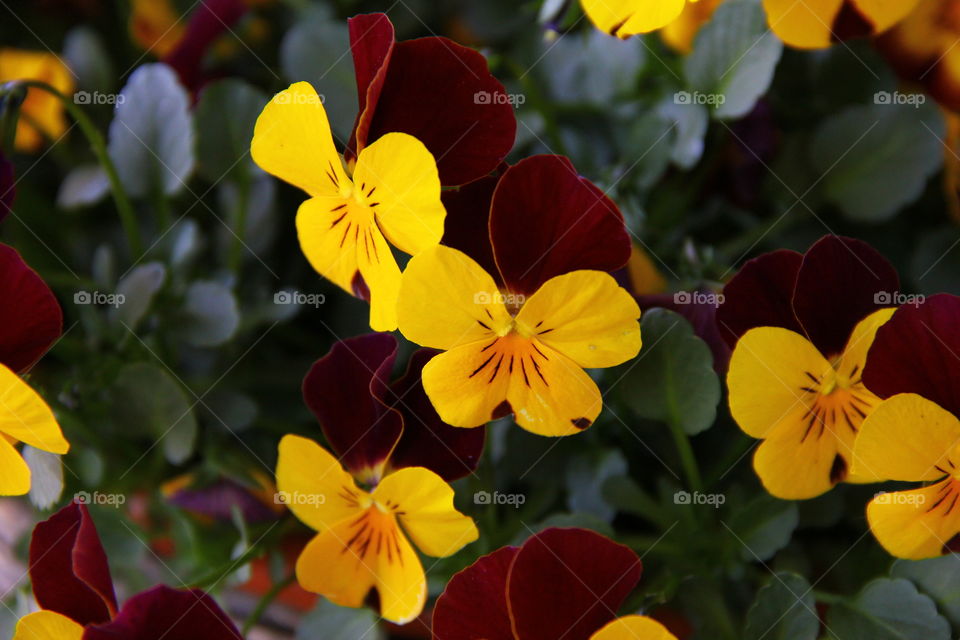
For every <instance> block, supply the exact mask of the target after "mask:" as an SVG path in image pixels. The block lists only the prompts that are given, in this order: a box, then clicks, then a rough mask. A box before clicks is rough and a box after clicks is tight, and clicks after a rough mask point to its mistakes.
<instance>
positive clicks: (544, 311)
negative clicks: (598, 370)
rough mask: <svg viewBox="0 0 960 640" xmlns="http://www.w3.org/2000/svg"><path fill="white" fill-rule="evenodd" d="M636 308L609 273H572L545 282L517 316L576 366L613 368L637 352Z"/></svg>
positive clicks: (523, 329) (524, 331) (528, 331)
mask: <svg viewBox="0 0 960 640" xmlns="http://www.w3.org/2000/svg"><path fill="white" fill-rule="evenodd" d="M639 317H640V307H638V306H637V303H636V301H635V300H634V299H633V296H631V295H630V294H629V293H627V291H626V290H625V289H623V288H622V287H621V286H620V285H618V284H617V281H616V280H614V279H613V278H612V277H611V276H610V275H609V274H607V273H602V272H600V271H574V272H572V273H567V274H564V275H561V276H556V277H555V278H551V279H550V280H548V281H547V282H545V283H544V284H543V286H541V287H540V288H539V289H538V290H537V292H536V293H534V294H533V295H532V296H531V297H530V299H528V300H527V301H526V302H525V303H524V305H523V307H522V308H521V309H520V313H519V314H517V327H518V329H519V331H520V333H521V335H526V336H535V337H536V338H537V339H538V340H539V341H540V342H542V343H544V344H546V345H547V346H549V347H551V348H552V349H555V350H556V351H559V352H560V353H562V354H563V355H565V356H567V357H568V358H570V359H571V360H573V361H574V362H576V363H577V364H578V365H580V366H581V367H613V366H615V365H618V364H620V363H622V362H625V361H627V360H629V359H631V358H633V357H635V356H636V355H637V353H638V352H639V351H640V324H639V322H638V321H637V320H638V319H639Z"/></svg>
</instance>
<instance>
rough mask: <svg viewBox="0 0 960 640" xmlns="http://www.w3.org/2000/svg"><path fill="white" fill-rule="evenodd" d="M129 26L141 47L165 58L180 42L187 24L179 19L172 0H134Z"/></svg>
mask: <svg viewBox="0 0 960 640" xmlns="http://www.w3.org/2000/svg"><path fill="white" fill-rule="evenodd" d="M129 28H130V35H131V37H132V38H133V40H134V42H136V43H137V44H138V45H140V48H141V49H143V50H144V51H149V52H151V53H153V55H155V56H157V57H158V58H165V57H166V56H167V54H169V53H170V52H171V51H173V49H174V47H176V46H177V45H178V44H179V43H180V40H181V38H183V32H184V29H185V28H186V25H185V24H184V23H183V22H181V21H180V20H179V18H178V16H177V14H176V13H175V12H174V10H173V6H172V5H171V4H170V0H133V5H132V7H131V10H130V22H129Z"/></svg>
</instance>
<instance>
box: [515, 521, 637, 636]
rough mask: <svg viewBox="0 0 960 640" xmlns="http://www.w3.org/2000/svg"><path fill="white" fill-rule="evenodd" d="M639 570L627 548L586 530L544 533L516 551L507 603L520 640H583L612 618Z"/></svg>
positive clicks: (635, 557) (631, 587)
mask: <svg viewBox="0 0 960 640" xmlns="http://www.w3.org/2000/svg"><path fill="white" fill-rule="evenodd" d="M641 571H642V566H641V564H640V558H638V557H637V554H635V553H634V552H633V551H631V550H630V549H628V548H627V547H625V546H623V545H621V544H617V543H616V542H614V541H612V540H610V539H609V538H605V537H604V536H602V535H600V534H598V533H594V532H592V531H587V530H585V529H546V530H545V531H542V532H540V533H538V534H537V535H535V536H533V537H531V538H530V539H529V540H527V541H526V542H525V543H524V544H523V546H522V547H521V548H520V551H519V553H517V557H516V558H515V559H514V561H513V567H512V568H511V570H510V578H509V580H508V581H507V603H508V607H509V609H510V615H511V616H512V618H513V622H514V627H513V628H514V629H515V631H516V636H517V637H518V638H519V639H520V640H557V638H563V639H564V640H587V639H588V638H589V637H590V636H591V635H593V633H594V632H596V631H597V630H598V629H600V627H602V626H603V625H604V624H606V623H607V622H609V621H610V620H613V619H614V618H616V617H617V609H619V608H620V605H621V604H623V601H624V599H625V598H626V597H627V595H629V593H630V592H631V591H632V590H633V588H634V587H636V585H637V582H639V580H640V573H641Z"/></svg>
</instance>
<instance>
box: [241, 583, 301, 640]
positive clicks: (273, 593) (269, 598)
mask: <svg viewBox="0 0 960 640" xmlns="http://www.w3.org/2000/svg"><path fill="white" fill-rule="evenodd" d="M296 578H297V576H296V574H294V573H291V574H290V575H288V576H287V577H286V578H284V579H283V580H281V581H280V582H278V583H276V584H275V585H273V586H272V587H270V590H269V591H267V592H266V593H265V594H263V597H262V598H260V601H259V602H258V603H257V606H256V607H255V608H254V610H253V611H252V612H251V613H250V616H249V617H248V618H247V620H246V622H244V623H243V630H242V631H241V633H240V635H242V636H243V637H247V634H248V633H250V630H251V629H253V627H254V626H256V624H257V623H258V622H260V618H261V617H262V616H263V612H264V611H266V610H267V607H269V606H270V603H272V602H273V601H274V600H276V598H277V596H279V595H280V592H281V591H283V590H284V589H286V588H287V587H289V586H290V585H291V584H293V581H294V580H296Z"/></svg>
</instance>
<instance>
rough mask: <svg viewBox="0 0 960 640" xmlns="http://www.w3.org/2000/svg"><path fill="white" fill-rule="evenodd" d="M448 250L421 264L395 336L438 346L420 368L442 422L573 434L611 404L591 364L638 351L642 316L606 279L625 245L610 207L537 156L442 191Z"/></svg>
mask: <svg viewBox="0 0 960 640" xmlns="http://www.w3.org/2000/svg"><path fill="white" fill-rule="evenodd" d="M445 202H446V204H447V207H448V209H449V210H450V216H449V218H448V229H447V233H446V234H445V236H444V243H445V245H450V246H438V247H434V248H433V249H430V250H428V251H425V252H423V253H421V254H420V255H417V256H414V257H413V258H412V259H411V260H410V262H409V263H408V265H407V269H406V271H405V272H404V275H403V278H402V280H401V284H400V297H399V304H398V307H397V314H398V319H399V324H400V331H401V332H402V333H403V335H404V336H406V337H407V338H408V339H409V340H411V341H413V342H416V343H417V344H420V345H423V346H426V347H431V348H434V349H442V350H443V351H444V353H442V354H440V355H438V356H436V357H435V358H433V359H432V360H430V362H429V363H427V365H426V366H425V367H424V368H423V387H424V389H425V390H426V393H427V395H428V396H429V397H430V400H431V401H432V402H433V405H434V407H435V408H436V410H437V412H438V413H439V414H440V417H441V418H442V419H443V420H444V421H445V422H447V423H449V424H451V425H455V426H458V427H475V426H478V425H482V424H485V423H486V422H488V421H490V420H493V419H496V418H500V417H503V416H506V415H509V414H510V413H513V414H514V417H515V419H516V421H517V423H518V424H519V425H520V426H521V427H523V428H524V429H527V430H529V431H531V432H533V433H537V434H540V435H547V436H564V435H569V434H573V433H578V432H580V431H582V430H584V429H586V428H587V427H589V426H590V425H591V424H593V421H594V420H595V419H596V418H597V416H598V415H599V413H600V410H601V408H602V406H603V401H602V398H601V396H600V391H599V389H598V388H597V385H596V383H594V381H593V380H592V379H591V378H590V376H589V375H587V373H586V372H585V371H584V368H602V367H612V366H615V365H618V364H620V363H622V362H625V361H627V360H629V359H630V358H633V357H634V356H636V355H637V353H638V351H639V350H640V327H639V323H638V318H639V317H640V309H639V307H638V306H637V303H636V302H635V301H634V299H633V297H632V296H631V295H630V294H629V293H627V291H625V290H624V289H623V288H621V287H620V286H619V285H618V284H617V282H616V280H614V278H613V277H612V276H611V275H610V274H609V273H605V272H609V271H614V270H616V269H618V268H620V267H622V266H623V265H624V264H625V263H626V261H627V259H628V258H629V255H630V241H629V238H628V236H627V231H626V227H625V226H624V223H623V218H622V216H621V215H620V211H619V210H618V209H617V207H616V205H614V204H613V202H612V201H611V200H610V199H609V198H607V197H606V195H604V194H603V192H601V191H600V190H599V189H598V188H597V187H596V186H594V185H593V184H592V183H590V182H589V181H588V180H586V179H584V178H582V177H580V176H578V175H577V173H576V170H575V169H574V168H573V165H572V164H571V163H570V161H569V160H567V159H566V158H562V157H560V156H546V155H543V156H534V157H531V158H527V159H525V160H523V161H521V162H519V163H518V164H516V165H514V166H512V167H510V168H509V169H507V170H506V171H505V172H504V174H503V175H502V176H501V177H500V178H499V180H496V179H494V178H489V179H486V180H483V181H480V182H478V183H474V184H472V185H468V186H467V187H465V188H463V189H461V190H460V191H458V192H452V193H450V194H449V195H447V194H445Z"/></svg>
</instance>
